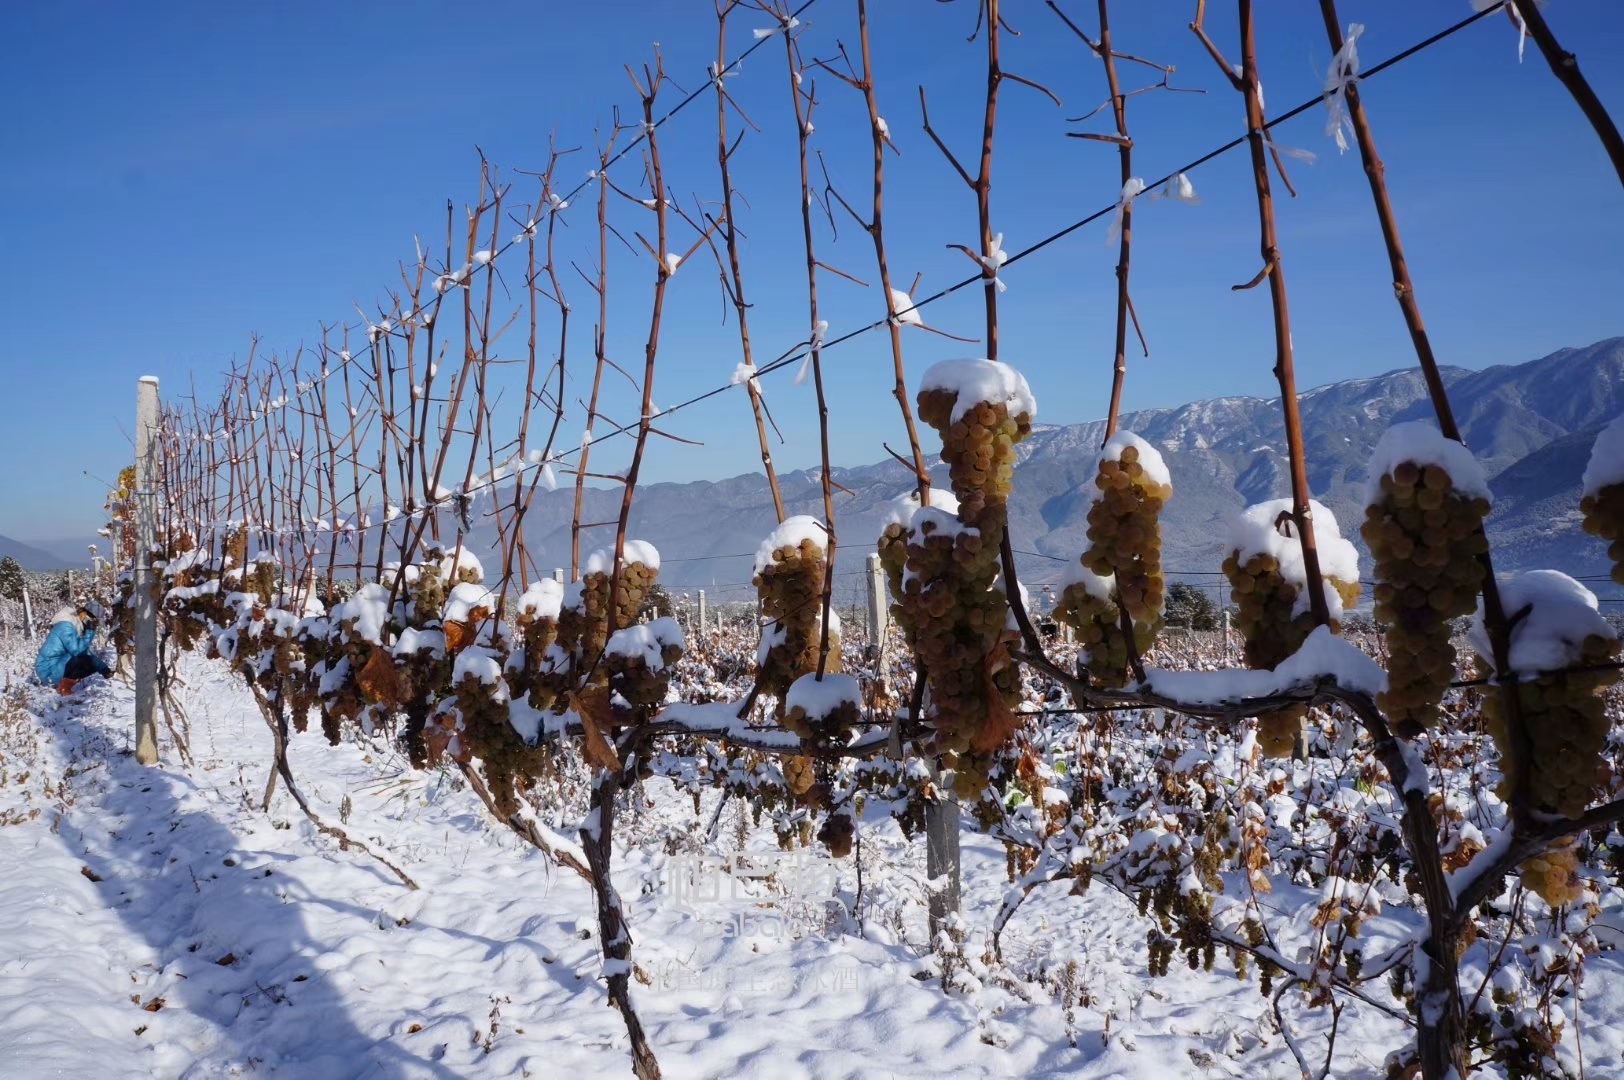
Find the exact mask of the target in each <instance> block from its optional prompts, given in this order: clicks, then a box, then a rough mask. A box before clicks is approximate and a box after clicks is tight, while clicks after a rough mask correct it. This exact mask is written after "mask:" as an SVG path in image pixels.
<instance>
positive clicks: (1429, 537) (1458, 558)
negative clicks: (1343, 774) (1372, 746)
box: [1360, 461, 1489, 735]
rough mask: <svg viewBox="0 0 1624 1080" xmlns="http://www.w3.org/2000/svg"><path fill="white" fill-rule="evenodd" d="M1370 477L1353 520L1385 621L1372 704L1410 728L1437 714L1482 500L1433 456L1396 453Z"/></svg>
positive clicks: (1478, 536)
mask: <svg viewBox="0 0 1624 1080" xmlns="http://www.w3.org/2000/svg"><path fill="white" fill-rule="evenodd" d="M1379 483H1380V496H1379V498H1377V499H1375V500H1374V501H1373V502H1371V504H1370V505H1369V506H1368V507H1366V509H1365V523H1364V525H1363V527H1362V528H1361V529H1360V535H1362V536H1363V537H1364V539H1365V543H1366V544H1368V545H1369V547H1370V552H1371V554H1372V555H1373V556H1374V557H1375V561H1376V588H1375V600H1376V621H1377V622H1379V623H1381V624H1382V625H1384V626H1385V627H1386V629H1387V648H1388V654H1389V655H1388V663H1387V682H1388V688H1387V690H1386V691H1385V692H1383V693H1382V694H1381V695H1379V696H1378V698H1377V703H1378V704H1379V705H1380V706H1381V708H1382V709H1383V711H1385V712H1386V713H1387V714H1388V715H1389V716H1390V717H1392V718H1393V720H1394V722H1395V726H1396V728H1397V730H1398V732H1399V734H1401V735H1414V734H1416V733H1417V732H1419V731H1420V730H1421V729H1423V728H1426V727H1430V726H1431V725H1432V724H1433V723H1434V722H1435V721H1436V720H1437V719H1438V716H1439V708H1438V706H1439V704H1440V703H1441V702H1442V701H1443V697H1444V692H1445V691H1446V690H1448V688H1449V683H1450V681H1451V680H1452V679H1453V678H1454V677H1455V648H1454V646H1453V645H1452V644H1450V625H1449V621H1450V620H1451V619H1455V618H1459V617H1460V616H1463V615H1470V614H1471V613H1472V612H1473V611H1474V610H1475V609H1476V607H1477V593H1478V589H1479V587H1480V586H1481V585H1482V583H1483V565H1482V563H1480V562H1479V561H1478V556H1479V555H1481V554H1483V553H1484V552H1485V551H1487V550H1488V540H1487V539H1486V538H1485V537H1484V535H1483V518H1484V515H1486V514H1487V513H1488V512H1489V502H1488V500H1487V499H1485V498H1482V497H1480V496H1473V495H1470V494H1467V493H1466V492H1463V491H1461V490H1459V489H1458V488H1456V487H1455V485H1454V482H1453V480H1452V479H1451V478H1450V476H1449V473H1448V472H1446V471H1445V470H1444V469H1443V467H1442V466H1440V465H1436V464H1423V463H1421V462H1416V461H1402V462H1399V463H1398V464H1397V465H1395V466H1394V467H1393V468H1392V469H1391V470H1390V471H1388V472H1387V473H1385V474H1383V475H1382V477H1381V478H1380V481H1379Z"/></svg>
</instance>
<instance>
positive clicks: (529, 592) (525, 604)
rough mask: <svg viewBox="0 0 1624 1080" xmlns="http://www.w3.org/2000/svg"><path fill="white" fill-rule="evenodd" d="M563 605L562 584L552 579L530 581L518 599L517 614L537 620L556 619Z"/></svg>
mask: <svg viewBox="0 0 1624 1080" xmlns="http://www.w3.org/2000/svg"><path fill="white" fill-rule="evenodd" d="M563 605H564V584H563V582H560V581H554V580H553V579H552V578H541V579H540V580H538V581H532V582H531V583H530V587H529V588H528V589H526V590H525V591H524V593H523V595H521V596H520V597H519V614H520V615H529V616H531V617H533V618H537V619H556V618H558V613H559V611H560V610H561V609H562V608H563Z"/></svg>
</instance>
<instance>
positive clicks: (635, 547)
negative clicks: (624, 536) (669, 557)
mask: <svg viewBox="0 0 1624 1080" xmlns="http://www.w3.org/2000/svg"><path fill="white" fill-rule="evenodd" d="M625 553H626V565H627V566H630V565H631V564H632V563H642V564H643V565H644V566H646V567H648V568H649V569H650V570H658V569H659V568H660V553H659V551H657V550H656V549H655V547H654V545H653V544H651V543H649V542H648V541H647V540H628V541H626V548H625ZM614 566H615V549H614V548H612V547H610V548H599V549H598V550H597V551H594V552H593V553H592V554H591V555H589V556H587V560H586V565H585V566H583V567H582V568H581V576H582V577H585V576H586V575H588V574H607V573H609V572H610V571H612V570H613V569H614Z"/></svg>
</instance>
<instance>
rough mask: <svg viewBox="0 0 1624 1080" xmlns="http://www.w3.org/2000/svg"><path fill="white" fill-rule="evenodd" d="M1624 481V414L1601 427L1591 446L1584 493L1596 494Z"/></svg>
mask: <svg viewBox="0 0 1624 1080" xmlns="http://www.w3.org/2000/svg"><path fill="white" fill-rule="evenodd" d="M1619 483H1624V416H1619V417H1617V418H1615V419H1614V420H1613V422H1612V423H1610V424H1608V425H1607V426H1606V427H1604V428H1602V429H1601V434H1599V435H1597V436H1596V443H1595V445H1594V446H1592V447H1591V448H1590V461H1589V462H1588V463H1587V464H1586V465H1585V475H1584V491H1583V494H1584V495H1595V494H1596V493H1597V492H1598V491H1600V490H1601V489H1602V488H1604V487H1608V486H1610V485H1612V484H1619Z"/></svg>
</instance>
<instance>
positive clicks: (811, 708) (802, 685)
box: [784, 674, 863, 719]
mask: <svg viewBox="0 0 1624 1080" xmlns="http://www.w3.org/2000/svg"><path fill="white" fill-rule="evenodd" d="M846 704H851V705H856V706H858V707H859V708H861V707H862V704H863V691H862V688H861V687H859V686H858V685H857V680H856V679H854V678H853V677H852V676H850V675H836V674H825V675H824V676H823V678H822V679H819V678H818V677H817V675H816V674H808V675H802V676H801V677H800V678H798V679H796V680H795V681H794V682H792V683H790V686H789V690H788V691H787V692H786V693H785V694H784V708H785V709H794V708H796V707H797V706H798V707H799V708H800V709H801V711H802V712H804V713H805V714H806V715H807V716H808V717H809V718H811V719H817V718H819V717H825V716H828V715H830V714H831V713H833V712H834V711H835V710H836V709H838V708H840V707H841V706H842V705H846Z"/></svg>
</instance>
